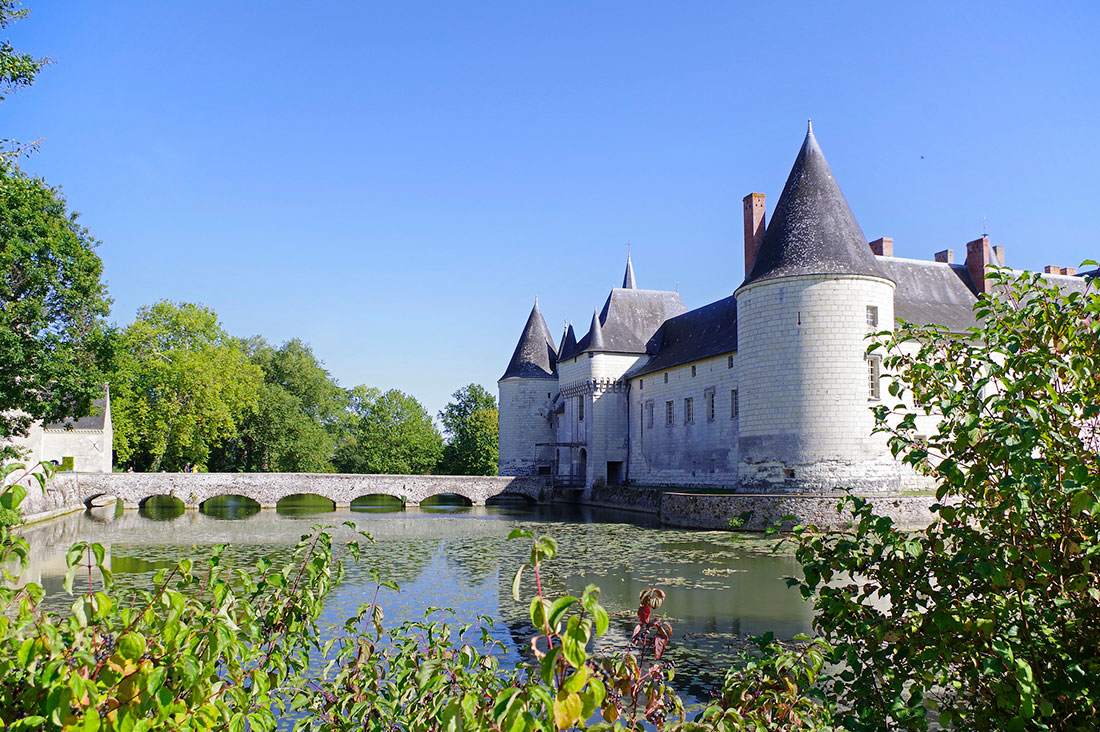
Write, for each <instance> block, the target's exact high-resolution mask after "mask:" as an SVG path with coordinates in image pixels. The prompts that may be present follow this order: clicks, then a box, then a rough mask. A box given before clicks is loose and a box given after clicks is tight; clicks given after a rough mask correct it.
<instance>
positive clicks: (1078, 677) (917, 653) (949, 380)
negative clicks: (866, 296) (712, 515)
mask: <svg viewBox="0 0 1100 732" xmlns="http://www.w3.org/2000/svg"><path fill="white" fill-rule="evenodd" d="M995 281H996V283H997V284H996V288H995V296H993V297H990V298H986V299H982V300H980V301H979V303H978V305H977V306H976V312H977V314H978V315H979V317H980V320H981V327H980V329H977V330H975V331H974V332H972V333H971V334H970V336H969V337H955V336H951V335H948V334H947V333H946V332H944V331H942V330H938V329H934V328H918V327H912V326H905V327H902V328H899V330H898V332H897V334H896V335H893V334H880V335H882V336H883V337H884V340H883V341H882V344H881V346H873V347H872V350H879V349H881V351H883V352H884V353H885V359H884V363H885V365H886V366H887V368H888V369H889V370H890V371H892V372H893V373H894V374H895V377H894V378H893V383H892V384H891V386H890V390H889V391H890V394H892V395H894V396H895V397H903V398H904V401H903V402H901V403H899V404H898V405H897V406H895V407H887V406H882V407H880V408H879V409H878V410H877V418H878V430H879V431H881V432H885V433H887V434H888V436H889V439H890V444H891V446H892V448H893V451H894V453H895V455H899V456H900V457H901V459H903V460H904V461H905V462H906V463H908V464H909V465H911V466H913V467H914V468H916V469H917V470H918V471H920V472H921V473H923V474H925V475H928V476H930V477H932V478H933V479H934V480H935V482H936V484H937V485H938V486H939V488H938V490H937V492H936V497H937V499H938V501H939V503H938V505H936V506H935V508H934V511H935V512H936V513H937V514H938V520H937V521H936V522H935V523H934V524H932V526H930V527H929V528H928V529H927V530H926V531H923V532H917V533H906V532H901V531H898V530H897V529H895V528H894V526H893V524H892V522H891V521H890V520H889V519H886V518H883V517H880V516H876V515H874V513H873V512H872V510H871V507H870V506H869V505H867V504H866V503H865V502H863V501H861V500H859V499H855V498H852V499H849V500H850V503H849V507H850V508H851V509H852V510H853V511H854V514H855V516H854V520H855V529H854V531H853V532H849V533H826V534H821V533H818V532H815V531H813V530H812V529H803V530H801V531H800V532H799V537H798V540H799V547H798V551H797V558H798V560H799V562H800V563H801V564H802V565H803V568H804V572H805V580H804V581H803V582H801V583H800V584H801V587H802V592H803V594H804V595H805V596H806V597H813V598H814V601H815V604H816V608H817V611H818V615H817V617H816V620H815V623H816V627H817V628H818V630H819V631H820V632H821V633H822V634H823V636H824V637H825V638H826V639H827V640H828V641H830V642H831V643H832V644H833V645H834V646H835V648H836V653H837V655H836V660H837V661H838V662H839V663H841V664H842V668H841V669H840V670H839V671H837V672H836V673H834V674H833V675H832V676H831V677H830V678H829V680H828V683H827V685H826V690H827V692H828V694H829V696H830V697H831V698H832V699H834V700H835V701H836V702H838V703H839V705H840V707H841V708H843V709H845V710H846V711H845V712H844V713H843V715H842V716H843V722H844V724H845V726H846V727H847V728H848V729H851V730H881V729H903V730H924V729H927V728H928V724H929V719H930V712H931V713H933V715H931V716H934V714H938V716H939V721H940V722H941V723H942V724H944V725H945V726H953V727H954V728H956V729H966V730H991V731H992V730H1024V729H1028V730H1081V731H1082V732H1083V731H1084V730H1095V729H1097V728H1100V643H1098V639H1100V575H1098V570H1100V541H1098V538H1100V537H1098V529H1100V520H1098V516H1100V502H1098V495H1100V465H1098V460H1100V454H1098V448H1100V430H1098V427H1100V348H1098V342H1100V341H1098V338H1097V336H1098V334H1100V297H1098V296H1097V294H1096V292H1095V291H1094V290H1093V289H1092V288H1091V287H1089V288H1088V289H1087V290H1086V291H1085V292H1083V293H1072V294H1065V293H1063V292H1060V291H1059V290H1057V289H1055V288H1054V287H1052V286H1050V285H1047V284H1045V283H1044V281H1043V280H1042V279H1041V278H1040V277H1039V276H1038V275H1034V274H1021V275H1014V274H1012V273H1010V272H1009V271H1008V270H1003V271H1001V272H1000V273H998V274H997V275H995ZM914 403H915V404H917V405H920V406H917V407H913V406H911V405H912V404H914ZM930 422H931V424H930ZM796 584H797V582H796Z"/></svg>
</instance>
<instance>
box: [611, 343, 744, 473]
mask: <svg viewBox="0 0 1100 732" xmlns="http://www.w3.org/2000/svg"><path fill="white" fill-rule="evenodd" d="M730 356H732V357H733V366H732V368H731V367H730ZM739 365H740V364H739V361H738V356H737V354H736V353H732V354H722V355H720V356H717V357H714V358H708V359H704V360H702V361H696V362H695V363H694V364H685V365H683V366H677V367H676V368H672V369H669V370H667V371H658V372H655V373H651V374H646V375H645V376H643V377H641V378H635V379H631V381H630V479H631V480H632V481H634V482H635V483H638V484H642V485H706V486H716V487H729V488H732V487H734V486H736V484H737V480H738V454H737V442H738V424H739V422H740V417H739V416H738V417H737V418H734V417H733V416H732V410H731V406H730V404H731V400H732V394H731V391H732V390H734V389H737V390H738V401H739V402H740V401H741V399H743V397H742V396H741V387H740V383H739V375H738V374H739ZM692 366H694V367H695V376H692ZM666 374H667V376H668V381H667V383H666V381H665V375H666ZM708 391H713V393H714V418H713V419H710V415H709V414H708V410H707V400H706V394H707V392H708ZM688 397H690V398H691V400H692V406H693V413H694V414H693V420H692V422H691V423H686V422H685V420H684V399H685V398H688ZM669 401H671V402H672V403H673V422H672V424H671V425H668V424H667V423H666V406H665V405H666V403H667V402H669ZM649 403H652V404H653V426H652V427H650V425H649V415H648V406H647V405H648V404H649Z"/></svg>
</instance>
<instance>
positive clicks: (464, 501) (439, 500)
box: [420, 491, 474, 511]
mask: <svg viewBox="0 0 1100 732" xmlns="http://www.w3.org/2000/svg"><path fill="white" fill-rule="evenodd" d="M473 505H474V502H473V501H472V500H470V498H469V496H464V495H462V494H461V493H451V492H446V491H445V492H441V493H433V494H432V495H430V496H426V497H425V498H424V499H423V500H421V501H420V507H421V508H426V509H429V510H441V511H453V510H455V509H460V508H469V507H470V506H473Z"/></svg>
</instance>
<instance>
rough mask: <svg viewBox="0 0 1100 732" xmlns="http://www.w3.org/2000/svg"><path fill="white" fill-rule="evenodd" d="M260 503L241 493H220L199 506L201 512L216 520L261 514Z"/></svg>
mask: <svg viewBox="0 0 1100 732" xmlns="http://www.w3.org/2000/svg"><path fill="white" fill-rule="evenodd" d="M260 508H261V505H260V502H259V501H257V500H256V499H255V498H252V497H251V496H245V495H241V494H239V493H219V494H218V495H216V496H211V497H210V498H207V499H206V500H205V501H203V502H202V503H200V504H199V511H201V512H202V513H203V514H205V515H207V516H210V517H211V518H216V519H241V518H248V517H249V516H253V515H255V514H257V513H259V512H260Z"/></svg>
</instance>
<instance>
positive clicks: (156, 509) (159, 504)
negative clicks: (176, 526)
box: [138, 496, 187, 521]
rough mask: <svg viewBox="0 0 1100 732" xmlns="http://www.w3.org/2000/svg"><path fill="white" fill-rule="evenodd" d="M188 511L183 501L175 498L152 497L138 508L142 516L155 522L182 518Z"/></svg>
mask: <svg viewBox="0 0 1100 732" xmlns="http://www.w3.org/2000/svg"><path fill="white" fill-rule="evenodd" d="M186 510H187V509H186V508H185V507H184V505H183V501H181V500H180V499H178V498H176V497H175V496H150V497H149V498H146V499H145V500H144V501H143V502H142V504H141V507H140V508H138V512H139V513H140V514H141V515H142V516H144V517H145V518H148V519H152V520H153V521H171V520H172V519H175V518H179V517H180V516H182V515H183V512H184V511H186Z"/></svg>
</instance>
